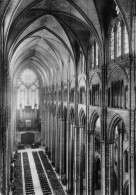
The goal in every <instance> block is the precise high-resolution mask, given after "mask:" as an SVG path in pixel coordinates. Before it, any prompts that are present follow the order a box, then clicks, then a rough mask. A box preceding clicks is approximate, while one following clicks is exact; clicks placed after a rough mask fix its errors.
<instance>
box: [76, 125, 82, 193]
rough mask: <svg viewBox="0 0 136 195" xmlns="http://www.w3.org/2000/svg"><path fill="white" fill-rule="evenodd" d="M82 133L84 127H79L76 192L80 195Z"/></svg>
mask: <svg viewBox="0 0 136 195" xmlns="http://www.w3.org/2000/svg"><path fill="white" fill-rule="evenodd" d="M81 133H82V128H81V127H78V132H77V139H76V141H77V145H76V182H77V186H76V187H77V188H76V194H77V195H80V194H81V193H80V192H81Z"/></svg>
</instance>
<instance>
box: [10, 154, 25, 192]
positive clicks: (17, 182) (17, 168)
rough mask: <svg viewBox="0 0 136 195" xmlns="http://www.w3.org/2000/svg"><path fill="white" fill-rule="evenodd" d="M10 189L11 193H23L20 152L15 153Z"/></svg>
mask: <svg viewBox="0 0 136 195" xmlns="http://www.w3.org/2000/svg"><path fill="white" fill-rule="evenodd" d="M11 190H12V194H13V195H23V184H22V166H21V153H16V156H15V159H14V170H13V184H12V187H11Z"/></svg>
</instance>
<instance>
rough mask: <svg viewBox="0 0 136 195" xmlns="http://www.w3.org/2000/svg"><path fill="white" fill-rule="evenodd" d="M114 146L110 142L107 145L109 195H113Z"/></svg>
mask: <svg viewBox="0 0 136 195" xmlns="http://www.w3.org/2000/svg"><path fill="white" fill-rule="evenodd" d="M113 147H114V144H113V143H112V142H111V143H109V154H110V156H109V169H110V171H109V194H110V195H114V191H113V190H114V189H113V184H114V151H113Z"/></svg>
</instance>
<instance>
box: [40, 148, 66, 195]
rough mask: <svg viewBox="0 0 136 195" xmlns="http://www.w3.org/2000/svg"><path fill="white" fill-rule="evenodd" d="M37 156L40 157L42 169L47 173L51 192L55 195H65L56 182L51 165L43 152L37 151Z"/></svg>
mask: <svg viewBox="0 0 136 195" xmlns="http://www.w3.org/2000/svg"><path fill="white" fill-rule="evenodd" d="M39 155H40V158H41V160H42V163H43V165H44V168H45V170H46V172H47V176H48V178H49V181H50V183H51V186H52V188H53V191H54V192H55V194H56V195H60V194H61V195H65V192H64V190H63V187H62V185H61V184H60V182H59V181H58V178H57V176H56V174H55V172H54V170H53V168H52V166H51V164H50V163H49V161H48V159H47V157H46V155H45V154H44V153H43V151H39Z"/></svg>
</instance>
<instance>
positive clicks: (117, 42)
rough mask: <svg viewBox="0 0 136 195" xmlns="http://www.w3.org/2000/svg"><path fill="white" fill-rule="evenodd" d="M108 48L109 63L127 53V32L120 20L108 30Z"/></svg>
mask: <svg viewBox="0 0 136 195" xmlns="http://www.w3.org/2000/svg"><path fill="white" fill-rule="evenodd" d="M109 48H110V51H109V58H110V60H111V61H112V60H116V59H117V58H119V57H123V55H127V54H128V53H129V41H128V32H127V28H126V25H125V24H124V23H123V21H122V20H119V21H118V23H115V24H114V25H113V27H112V28H111V30H110V38H109Z"/></svg>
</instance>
